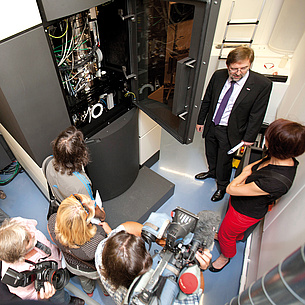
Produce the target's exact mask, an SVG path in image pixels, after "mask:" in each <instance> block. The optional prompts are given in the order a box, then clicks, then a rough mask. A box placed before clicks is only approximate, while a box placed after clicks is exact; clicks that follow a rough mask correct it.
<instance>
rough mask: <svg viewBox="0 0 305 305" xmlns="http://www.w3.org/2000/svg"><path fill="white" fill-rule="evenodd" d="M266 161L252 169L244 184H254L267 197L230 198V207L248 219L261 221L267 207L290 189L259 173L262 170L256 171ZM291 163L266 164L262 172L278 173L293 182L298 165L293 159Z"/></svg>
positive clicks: (273, 178) (278, 181) (276, 180)
mask: <svg viewBox="0 0 305 305" xmlns="http://www.w3.org/2000/svg"><path fill="white" fill-rule="evenodd" d="M267 160H268V158H265V159H263V160H262V161H261V162H259V163H257V164H255V165H254V166H253V167H252V174H251V175H250V176H249V177H248V178H247V179H246V182H245V183H246V184H248V183H250V182H254V183H255V184H256V185H257V186H258V187H259V188H260V189H261V190H263V191H264V192H266V193H268V194H269V195H261V196H231V205H232V207H233V208H234V209H235V210H236V211H237V212H239V213H241V214H243V215H246V216H249V217H253V218H257V219H261V218H263V217H264V216H265V215H266V213H267V211H268V205H269V204H271V203H272V202H274V201H275V200H276V199H278V198H280V197H281V196H283V195H284V194H286V193H287V192H288V190H289V189H290V187H288V186H287V185H286V184H285V183H283V182H282V181H280V180H278V179H276V178H275V177H271V176H269V175H265V174H264V173H263V172H261V173H260V171H261V170H262V169H260V170H257V168H258V167H259V166H260V164H262V163H263V162H265V161H267ZM293 161H294V165H293V166H283V165H273V164H268V165H267V166H265V167H263V170H264V172H266V171H272V172H276V173H279V174H281V175H283V176H285V177H287V178H288V179H289V180H291V182H293V179H294V177H295V174H296V170H297V166H298V164H299V162H298V161H297V160H296V159H293Z"/></svg>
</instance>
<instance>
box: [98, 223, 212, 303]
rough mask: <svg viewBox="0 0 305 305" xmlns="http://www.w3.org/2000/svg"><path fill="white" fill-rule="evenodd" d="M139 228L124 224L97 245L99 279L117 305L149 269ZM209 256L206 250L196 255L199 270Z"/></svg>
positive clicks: (138, 226) (139, 225)
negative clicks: (137, 278)
mask: <svg viewBox="0 0 305 305" xmlns="http://www.w3.org/2000/svg"><path fill="white" fill-rule="evenodd" d="M141 228H142V225H141V224H138V223H135V222H126V223H123V224H122V225H120V226H118V227H117V228H116V229H114V230H113V231H112V232H111V233H110V234H109V236H108V237H107V238H106V239H104V240H103V241H102V242H101V243H100V244H99V246H98V248H97V250H96V253H95V264H96V268H97V270H98V272H99V274H100V279H101V281H102V283H103V285H104V287H105V288H106V289H107V291H108V293H109V295H110V296H111V297H112V299H113V300H114V301H115V303H116V304H123V301H124V299H125V297H126V295H127V292H128V288H129V287H130V285H131V284H132V282H133V281H134V279H135V278H136V277H138V276H141V275H143V274H145V273H146V272H148V271H149V270H150V268H151V267H152V263H153V260H152V257H151V256H150V254H149V252H148V251H147V250H146V248H145V242H144V240H143V239H142V238H141V237H140V236H141ZM211 257H212V255H211V254H210V252H209V250H205V251H204V252H203V253H200V252H197V253H196V259H197V260H198V262H199V263H200V268H201V269H202V270H205V269H207V267H208V266H209V264H210V260H211ZM196 297H197V296H196ZM196 299H199V297H197V298H196ZM188 301H189V299H186V300H185V304H189V303H188ZM178 303H179V304H183V303H184V302H183V301H177V300H175V301H174V303H173V304H178ZM194 304H195V302H194Z"/></svg>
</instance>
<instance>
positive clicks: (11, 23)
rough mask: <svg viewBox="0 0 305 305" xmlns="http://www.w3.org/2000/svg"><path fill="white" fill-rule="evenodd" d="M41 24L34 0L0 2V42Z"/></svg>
mask: <svg viewBox="0 0 305 305" xmlns="http://www.w3.org/2000/svg"><path fill="white" fill-rule="evenodd" d="M16 8H17V9H16ZM16 20H18V22H16ZM41 22H42V21H41V17H40V13H39V10H38V6H37V3H36V0H9V1H1V9H0V29H1V31H0V40H2V39H5V38H7V37H10V36H12V35H15V34H17V33H19V32H21V31H24V30H26V29H29V28H31V27H33V26H35V25H37V24H40V23H41Z"/></svg>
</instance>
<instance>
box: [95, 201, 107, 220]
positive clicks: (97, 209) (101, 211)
mask: <svg viewBox="0 0 305 305" xmlns="http://www.w3.org/2000/svg"><path fill="white" fill-rule="evenodd" d="M94 217H96V218H98V219H99V220H100V221H104V220H105V218H106V213H105V210H104V208H100V207H99V206H98V205H97V206H96V207H95V216H94Z"/></svg>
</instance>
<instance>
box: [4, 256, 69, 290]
mask: <svg viewBox="0 0 305 305" xmlns="http://www.w3.org/2000/svg"><path fill="white" fill-rule="evenodd" d="M69 281H70V275H69V272H68V271H67V269H63V268H60V269H58V264H57V262H55V261H44V262H40V263H37V264H35V268H34V269H33V270H27V271H22V272H18V271H16V270H14V269H12V268H8V269H7V271H6V273H5V275H4V277H3V279H2V282H3V283H4V284H7V285H10V286H13V287H26V286H28V285H30V284H31V283H33V282H34V286H35V289H36V291H40V289H41V288H42V287H43V284H44V282H49V283H51V284H53V286H54V288H55V289H56V290H61V289H63V288H64V287H65V286H66V285H67V284H68V282H69Z"/></svg>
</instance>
